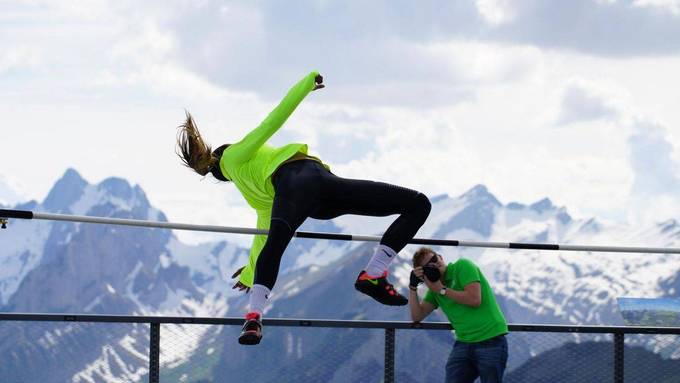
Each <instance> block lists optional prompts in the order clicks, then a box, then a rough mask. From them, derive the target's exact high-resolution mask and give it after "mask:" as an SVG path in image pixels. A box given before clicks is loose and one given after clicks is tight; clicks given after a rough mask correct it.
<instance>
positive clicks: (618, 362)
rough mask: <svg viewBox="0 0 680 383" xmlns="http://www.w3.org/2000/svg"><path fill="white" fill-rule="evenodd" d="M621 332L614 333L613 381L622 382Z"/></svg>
mask: <svg viewBox="0 0 680 383" xmlns="http://www.w3.org/2000/svg"><path fill="white" fill-rule="evenodd" d="M623 337H624V334H623V333H615V334H614V383H623V351H624V343H623Z"/></svg>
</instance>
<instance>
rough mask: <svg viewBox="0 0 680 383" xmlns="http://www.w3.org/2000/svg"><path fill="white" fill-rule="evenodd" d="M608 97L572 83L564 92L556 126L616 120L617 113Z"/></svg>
mask: <svg viewBox="0 0 680 383" xmlns="http://www.w3.org/2000/svg"><path fill="white" fill-rule="evenodd" d="M608 98H609V96H607V95H605V94H598V92H597V91H595V90H592V89H588V88H587V86H584V85H583V84H578V83H572V84H570V85H569V86H567V88H566V89H565V90H564V94H563V96H562V103H561V111H560V115H559V117H558V120H557V124H558V125H567V124H572V123H578V122H587V121H593V120H599V119H608V118H616V117H618V116H619V111H618V109H617V107H616V106H614V103H613V102H612V101H610V100H609V99H608Z"/></svg>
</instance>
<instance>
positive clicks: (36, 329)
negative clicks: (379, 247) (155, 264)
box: [0, 314, 680, 383]
mask: <svg viewBox="0 0 680 383" xmlns="http://www.w3.org/2000/svg"><path fill="white" fill-rule="evenodd" d="M241 322H242V320H241V319H240V318H168V317H133V316H96V315H87V316H73V315H43V314H35V315H33V314H0V382H45V383H50V382H76V383H85V382H87V383H90V382H109V383H111V382H147V381H149V382H163V383H170V382H172V383H175V382H182V383H208V382H232V381H233V382H239V381H244V380H245V381H254V382H293V381H294V382H355V381H362V382H366V381H368V382H380V381H384V382H400V383H402V382H422V381H443V380H444V371H445V365H446V361H447V358H448V356H449V353H450V351H451V348H452V346H453V344H454V337H453V335H452V333H451V331H450V328H449V325H448V324H447V323H423V324H413V323H408V322H371V321H331V320H297V319H269V320H265V327H264V339H263V341H262V343H261V344H260V345H259V346H256V347H244V346H241V345H239V344H238V342H237V341H236V339H237V338H238V335H239V332H240V328H241V324H242V323H241ZM509 327H510V334H508V336H507V339H508V348H509V358H508V365H507V369H506V374H505V381H506V382H510V383H515V382H522V383H531V382H565V383H566V382H570V383H571V382H573V383H580V382H584V383H585V382H624V381H625V382H627V383H628V382H662V383H670V382H680V337H679V336H678V335H680V328H650V327H644V328H642V327H599V326H547V325H546V326H543V325H541V326H538V325H536V326H529V325H510V326H509Z"/></svg>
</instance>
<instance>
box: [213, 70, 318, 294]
mask: <svg viewBox="0 0 680 383" xmlns="http://www.w3.org/2000/svg"><path fill="white" fill-rule="evenodd" d="M318 74H319V73H318V72H316V71H314V72H311V73H309V74H308V75H306V76H305V77H303V78H302V80H300V81H299V82H298V83H297V84H295V85H294V86H293V87H292V88H291V89H290V90H289V91H288V94H286V97H284V98H283V100H281V102H280V103H279V105H278V106H277V107H276V108H275V109H274V110H273V111H271V113H269V115H268V116H267V118H265V119H264V121H262V122H261V123H260V125H259V126H258V127H257V128H255V129H253V130H252V131H251V132H250V133H248V134H247V135H246V136H245V137H244V138H243V139H242V140H241V141H239V142H237V143H235V144H232V145H230V146H229V147H228V148H227V149H225V150H224V153H222V158H221V159H220V169H221V170H222V174H224V176H225V177H227V178H228V179H230V180H231V181H232V182H233V183H234V185H236V188H237V189H238V190H239V191H240V192H241V195H243V198H245V200H246V202H248V205H250V207H252V208H253V209H255V212H256V213H257V228H258V229H264V230H268V229H269V224H270V221H271V214H272V204H273V202H274V186H273V185H272V181H271V176H272V174H274V172H275V171H276V169H278V167H279V166H281V164H282V163H284V162H285V161H286V160H288V159H289V158H291V157H293V156H294V155H295V154H297V153H303V154H305V155H307V145H305V144H300V143H294V144H288V145H284V146H281V147H278V148H277V147H273V146H270V145H267V141H268V140H269V138H270V137H271V136H272V135H273V134H274V133H276V131H277V130H279V128H281V126H282V125H283V123H284V122H286V120H287V119H288V117H290V115H291V114H292V113H293V111H294V110H295V108H296V107H297V106H298V105H299V104H300V103H301V102H302V100H303V99H304V98H305V97H306V96H307V95H308V94H309V92H311V91H312V90H313V89H314V85H315V83H314V78H315V77H316V76H317V75H318ZM323 165H324V166H325V167H326V168H327V169H330V168H329V167H328V165H326V164H323ZM266 241H267V236H266V235H256V236H255V238H254V239H253V244H252V246H251V247H250V257H249V259H248V264H247V265H246V267H245V268H244V269H243V271H242V272H241V276H240V278H239V281H240V282H241V283H243V284H244V285H246V286H252V285H253V278H254V275H255V264H256V262H257V257H258V256H259V255H260V252H261V251H262V248H263V247H264V244H265V242H266Z"/></svg>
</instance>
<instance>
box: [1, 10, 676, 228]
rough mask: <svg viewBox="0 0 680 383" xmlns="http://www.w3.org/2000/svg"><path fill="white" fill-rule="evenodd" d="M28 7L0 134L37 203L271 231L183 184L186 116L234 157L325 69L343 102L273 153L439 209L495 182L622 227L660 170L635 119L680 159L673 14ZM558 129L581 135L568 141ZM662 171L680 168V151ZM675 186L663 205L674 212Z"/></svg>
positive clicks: (6, 54)
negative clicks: (180, 150)
mask: <svg viewBox="0 0 680 383" xmlns="http://www.w3.org/2000/svg"><path fill="white" fill-rule="evenodd" d="M17 4H18V5H16V4H15V5H13V6H12V7H11V9H9V7H8V6H7V5H6V3H3V4H0V20H1V21H0V42H2V46H3V47H9V48H8V49H6V50H3V52H0V80H1V81H2V82H3V88H2V89H0V112H1V113H2V115H3V117H4V121H3V122H4V124H3V127H2V128H0V129H5V130H6V129H11V134H5V133H6V131H5V130H3V131H2V133H3V150H4V153H3V154H4V155H5V156H6V158H12V159H17V160H13V161H8V162H6V163H4V164H3V168H2V173H4V174H7V175H10V176H12V177H13V178H16V179H18V180H19V181H21V182H22V183H23V184H25V185H26V191H27V193H28V194H29V195H30V196H31V197H34V198H41V197H42V196H44V195H45V194H46V193H47V189H48V188H49V187H50V186H51V185H52V183H53V182H54V180H55V179H56V178H57V177H58V176H60V175H61V174H62V173H63V171H64V169H65V168H66V167H69V166H74V167H76V168H77V169H78V170H79V171H80V172H81V173H82V174H83V175H84V176H85V177H86V178H87V179H89V180H92V182H98V181H99V180H101V179H102V178H104V177H107V176H111V175H117V176H122V177H125V178H128V179H129V180H130V181H131V182H133V183H138V184H140V185H141V186H142V187H143V188H144V189H145V190H146V191H147V193H148V195H149V197H150V199H151V201H152V203H155V202H156V201H157V203H158V204H159V207H160V208H161V209H163V210H164V211H165V212H166V213H168V216H169V218H170V219H172V220H177V221H184V222H193V223H198V222H203V221H205V222H206V223H215V224H224V225H242V226H250V225H252V224H253V223H254V214H253V213H252V211H251V210H250V208H248V207H247V206H246V205H245V203H244V202H243V200H242V199H241V197H240V196H239V195H238V192H237V191H236V190H235V188H233V186H232V185H224V184H220V185H213V184H212V183H211V182H212V181H211V180H210V179H207V180H204V181H203V182H201V181H200V177H198V176H196V175H195V174H192V173H191V172H190V171H189V170H186V169H184V168H182V167H181V166H180V164H179V161H178V159H177V158H176V157H175V154H174V139H175V130H174V127H175V126H177V125H178V124H179V123H180V122H181V120H182V118H183V110H184V108H185V107H186V108H188V109H189V110H190V111H191V112H192V113H193V114H194V117H195V118H196V121H197V122H198V124H199V126H200V127H201V129H202V131H203V133H204V135H205V137H206V138H208V140H209V141H210V142H212V143H214V144H220V143H223V142H229V141H233V140H236V139H238V138H240V137H241V136H242V135H243V134H245V133H246V132H247V131H249V130H250V129H251V128H252V127H254V126H256V125H257V124H258V123H259V122H260V120H261V119H262V118H264V116H266V114H267V113H268V112H269V110H270V109H271V108H272V107H273V106H274V105H275V104H276V102H278V100H279V98H280V97H281V95H283V94H284V93H285V91H286V90H287V89H288V87H289V86H290V85H291V84H292V83H294V82H295V81H297V79H298V78H300V77H301V76H302V75H303V74H304V73H306V71H307V70H309V69H312V68H315V69H319V70H321V71H322V72H323V73H324V74H325V76H326V77H325V78H326V82H327V88H326V89H324V90H322V91H320V92H315V93H313V94H312V95H310V96H309V98H308V99H307V100H305V102H304V103H303V104H302V105H301V106H300V107H299V109H298V111H297V112H296V113H295V114H293V116H291V118H290V120H289V121H288V123H287V124H286V125H285V127H284V128H283V129H282V130H281V131H280V132H279V133H278V134H277V135H275V136H274V138H273V140H272V142H273V143H274V144H283V143H287V142H290V141H296V142H306V143H308V144H309V145H310V149H311V151H312V152H313V153H316V154H319V155H321V157H322V158H324V159H325V160H326V161H328V162H330V163H331V165H332V166H333V168H334V169H335V170H336V171H337V173H338V174H339V175H342V176H348V177H356V178H372V179H377V180H382V181H387V182H392V183H398V184H402V185H405V186H409V187H412V188H415V189H419V190H422V191H424V192H426V193H428V194H429V195H435V194H441V193H444V192H446V193H449V194H451V195H457V194H460V193H461V192H463V191H465V190H467V189H468V188H469V187H470V186H472V185H474V184H478V183H484V184H487V186H489V189H490V191H491V192H493V193H495V194H497V195H498V197H499V199H501V200H502V201H503V202H509V201H511V200H518V201H522V202H530V201H536V200H538V199H541V198H543V197H545V196H549V197H551V198H552V199H553V200H554V201H555V203H557V204H559V205H565V206H567V207H568V208H569V210H570V211H571V212H573V213H574V214H576V215H587V214H595V213H596V214H598V215H600V214H602V215H609V216H617V217H618V216H621V215H622V214H624V213H622V212H625V211H627V206H628V203H629V202H630V195H631V192H632V190H633V189H634V187H633V185H634V183H635V182H642V181H640V180H642V178H640V177H642V175H640V174H639V171H637V170H635V169H634V166H633V164H634V163H638V162H640V163H643V162H644V161H651V159H650V158H647V157H646V156H650V155H651V154H650V153H647V149H644V147H645V146H644V145H642V144H640V143H638V144H636V145H638V148H639V151H640V154H639V155H638V157H640V158H642V159H638V160H635V162H634V161H633V160H631V147H630V146H629V145H630V143H629V137H630V136H631V133H630V132H631V127H630V125H627V124H626V123H624V122H625V120H626V118H627V116H630V115H632V114H642V115H646V116H650V118H651V117H653V118H654V120H655V121H660V125H661V126H666V127H668V128H665V129H666V130H665V131H664V132H665V133H663V134H661V137H662V140H660V141H654V140H655V138H654V137H656V136H654V135H653V134H651V133H649V132H647V133H645V134H644V135H643V136H644V138H641V139H638V141H640V142H647V141H649V142H650V143H649V145H651V146H654V145H653V144H654V143H655V142H656V144H658V145H660V146H655V148H658V147H663V145H662V143H663V140H665V141H666V142H667V143H668V144H669V145H671V146H672V147H677V146H678V145H679V144H680V141H678V140H679V139H680V135H679V134H678V133H677V132H674V131H673V130H672V127H675V126H678V125H679V124H680V111H679V110H678V108H677V101H676V100H678V99H680V76H678V74H677V68H678V66H679V65H680V58H679V57H680V43H678V41H679V39H680V37H678V36H680V33H678V34H674V33H673V32H674V31H675V30H676V29H677V28H680V27H677V26H675V24H673V23H671V21H672V20H675V21H676V24H677V18H675V19H673V18H672V17H675V16H672V15H669V14H668V13H669V12H666V13H667V14H661V15H658V14H657V13H658V11H659V9H660V8H654V9H652V8H650V7H632V6H631V3H630V2H613V3H612V2H600V3H595V2H591V1H584V0H577V1H574V2H559V4H557V3H555V2H544V3H543V2H534V1H528V2H522V3H516V2H504V1H500V2H478V3H474V2H447V3H445V4H442V3H437V4H439V5H435V3H434V2H433V3H428V2H424V3H417V4H416V3H413V4H411V3H403V4H399V5H395V4H393V3H392V2H379V1H378V2H370V3H364V2H361V3H360V2H312V3H308V2H300V3H298V2H294V3H281V2H267V3H226V4H225V3H224V2H217V1H209V0H208V1H202V2H185V1H178V2H144V3H139V2H132V1H122V2H111V1H103V0H102V1H97V2H89V1H81V2H69V3H54V4H53V3H52V2H47V1H45V2H33V3H20V4H19V3H17ZM55 4H56V5H55ZM3 7H4V8H3ZM479 7H488V8H486V9H485V10H484V12H487V15H486V16H484V15H480V12H481V11H480V8H479ZM551 7H552V8H551ZM586 16H587V17H586ZM574 20H580V21H579V22H581V24H579V25H580V29H579V30H572V29H573V25H575V24H574V23H575V21H574ZM603 20H607V23H604V24H603ZM619 24H620V25H619ZM650 24H654V26H653V28H651V29H649V30H647V29H645V26H647V25H650ZM611 25H613V26H611ZM608 26H609V27H611V28H613V30H612V31H606V30H600V29H599V28H605V27H607V28H609V27H608ZM632 26H640V28H639V30H636V28H633V27H632ZM621 28H628V29H630V31H623V32H621V30H620V29H621ZM674 28H676V29H674ZM605 29H606V28H605ZM619 32H621V33H619ZM624 32H625V33H624ZM662 32H663V33H662ZM666 32H668V33H666ZM617 33H619V34H617ZM632 35H635V36H633V37H631V36H632ZM638 35H639V36H638ZM658 36H664V39H661V40H663V41H656V39H658ZM652 54H654V55H655V56H650V55H652ZM575 79H576V80H575ZM559 118H561V119H562V121H563V122H565V123H566V122H571V123H572V124H571V125H570V126H569V129H551V127H552V126H554V124H555V121H557V120H558V119H559ZM8 127H11V128H8ZM645 140H647V141H645ZM27 152H30V153H31V156H30V158H27V157H26V153H27ZM664 158H665V159H666V160H669V161H670V160H674V161H676V162H677V161H678V160H680V158H679V155H678V153H677V151H674V150H669V152H667V155H666V156H665V157H664ZM19 159H21V160H19ZM661 162H663V161H661ZM668 164H669V163H667V166H669V167H672V162H670V164H671V165H668ZM36 169H39V171H40V177H35V176H34V174H35V171H36ZM650 177H651V176H650ZM655 177H656V176H655ZM666 178H667V179H672V178H668V177H666ZM650 182H651V181H650ZM656 182H657V183H658V181H656ZM672 185H673V184H672V183H671V184H669V185H661V186H663V188H662V187H661V186H659V187H658V188H656V189H654V190H656V193H657V195H661V196H663V197H664V198H665V196H667V195H668V194H667V193H666V192H665V191H664V190H668V188H670V187H671V186H672ZM635 188H638V189H639V186H636V187H635ZM664 188H665V189H664ZM638 189H635V190H638ZM659 193H661V194H659ZM197 201H198V202H197ZM201 201H204V202H201ZM669 203H673V202H672V201H671V202H669ZM638 208H640V209H642V207H638Z"/></svg>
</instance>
